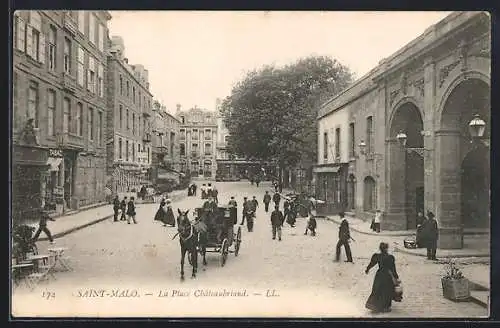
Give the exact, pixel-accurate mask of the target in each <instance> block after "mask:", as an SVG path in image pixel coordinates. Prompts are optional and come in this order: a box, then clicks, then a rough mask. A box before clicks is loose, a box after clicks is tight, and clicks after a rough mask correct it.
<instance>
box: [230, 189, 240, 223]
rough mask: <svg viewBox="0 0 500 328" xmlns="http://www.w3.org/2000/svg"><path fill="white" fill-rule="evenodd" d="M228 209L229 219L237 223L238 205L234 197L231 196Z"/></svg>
mask: <svg viewBox="0 0 500 328" xmlns="http://www.w3.org/2000/svg"><path fill="white" fill-rule="evenodd" d="M228 205H229V208H230V213H231V217H232V218H233V223H234V224H237V223H238V203H237V202H236V200H235V199H234V196H231V200H230V201H229V203H228Z"/></svg>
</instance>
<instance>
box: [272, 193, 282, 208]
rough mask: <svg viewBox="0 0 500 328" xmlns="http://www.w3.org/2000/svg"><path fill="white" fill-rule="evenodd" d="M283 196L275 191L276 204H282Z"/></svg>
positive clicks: (274, 199)
mask: <svg viewBox="0 0 500 328" xmlns="http://www.w3.org/2000/svg"><path fill="white" fill-rule="evenodd" d="M280 201H281V196H280V194H279V193H278V192H275V193H274V195H273V202H274V204H275V205H277V206H280Z"/></svg>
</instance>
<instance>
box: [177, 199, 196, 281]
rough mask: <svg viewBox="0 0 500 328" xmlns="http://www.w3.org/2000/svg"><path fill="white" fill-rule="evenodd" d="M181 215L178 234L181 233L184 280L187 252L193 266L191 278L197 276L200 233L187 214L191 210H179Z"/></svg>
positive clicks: (182, 275) (182, 278) (178, 219)
mask: <svg viewBox="0 0 500 328" xmlns="http://www.w3.org/2000/svg"><path fill="white" fill-rule="evenodd" d="M177 211H178V212H179V216H178V217H177V234H178V235H179V243H180V245H181V280H184V257H185V256H186V252H187V253H189V254H188V261H189V263H190V264H191V265H192V266H193V272H192V274H191V278H196V272H197V270H198V250H197V246H198V239H199V233H198V232H197V231H196V228H195V227H194V225H193V224H191V221H189V218H188V216H187V214H188V212H189V210H187V211H185V212H182V211H181V210H180V209H178V210H177Z"/></svg>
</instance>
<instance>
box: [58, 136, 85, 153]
mask: <svg viewBox="0 0 500 328" xmlns="http://www.w3.org/2000/svg"><path fill="white" fill-rule="evenodd" d="M56 140H57V146H58V147H59V148H68V149H75V150H83V149H84V148H85V141H84V138H83V137H79V136H76V135H73V134H71V133H68V132H65V133H59V134H58V135H57V137H56Z"/></svg>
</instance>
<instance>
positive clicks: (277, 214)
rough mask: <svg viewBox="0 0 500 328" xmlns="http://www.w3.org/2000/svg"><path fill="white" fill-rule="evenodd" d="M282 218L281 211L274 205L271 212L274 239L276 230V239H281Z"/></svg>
mask: <svg viewBox="0 0 500 328" xmlns="http://www.w3.org/2000/svg"><path fill="white" fill-rule="evenodd" d="M283 220H284V218H283V213H281V211H280V210H279V207H278V206H275V207H274V211H273V212H272V213H271V227H272V231H273V240H274V239H276V232H278V240H279V241H281V225H282V224H283Z"/></svg>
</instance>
